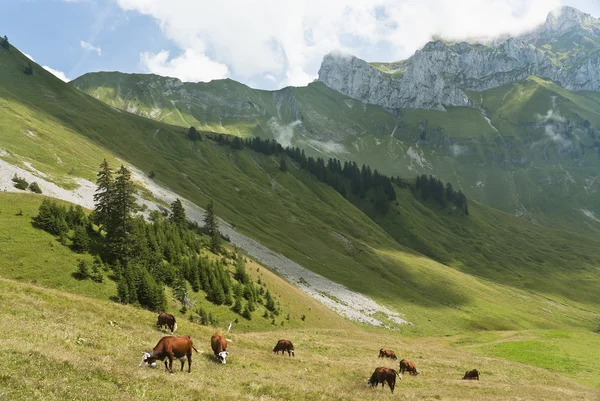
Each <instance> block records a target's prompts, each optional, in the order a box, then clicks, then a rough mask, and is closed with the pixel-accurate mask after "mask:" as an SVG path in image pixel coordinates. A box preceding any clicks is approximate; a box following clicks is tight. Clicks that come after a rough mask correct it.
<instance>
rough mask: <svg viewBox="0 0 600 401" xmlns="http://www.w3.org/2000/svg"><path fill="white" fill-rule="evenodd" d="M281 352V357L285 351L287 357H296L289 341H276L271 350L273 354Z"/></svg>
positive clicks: (292, 345)
mask: <svg viewBox="0 0 600 401" xmlns="http://www.w3.org/2000/svg"><path fill="white" fill-rule="evenodd" d="M279 351H281V355H283V354H285V351H287V353H288V356H296V355H295V354H294V344H292V342H291V341H290V340H279V341H277V345H275V347H274V348H273V352H274V353H276V354H278V353H279Z"/></svg>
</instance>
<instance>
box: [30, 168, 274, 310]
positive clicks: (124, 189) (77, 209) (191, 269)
mask: <svg viewBox="0 0 600 401" xmlns="http://www.w3.org/2000/svg"><path fill="white" fill-rule="evenodd" d="M97 185H98V187H97V190H96V193H95V195H94V202H95V209H94V211H93V212H92V213H91V214H90V216H89V218H88V216H87V215H86V214H85V212H84V210H83V208H81V206H70V207H69V208H66V207H65V206H63V205H61V204H59V203H57V202H55V201H50V200H48V199H45V200H44V201H43V202H42V204H41V206H40V208H39V211H38V215H37V216H36V217H34V218H33V221H34V224H35V225H36V226H37V227H39V228H41V229H43V230H45V231H47V232H49V233H51V234H53V235H56V236H58V237H59V238H60V240H61V242H62V243H65V244H66V242H67V239H68V238H70V239H71V241H72V248H73V249H74V250H76V251H77V252H82V253H83V252H87V251H88V250H89V249H90V235H94V239H95V240H96V241H97V244H98V246H97V247H95V249H96V248H97V249H99V250H101V256H102V259H103V260H104V262H103V261H102V260H101V259H100V257H99V256H98V255H97V256H96V257H95V259H94V263H93V264H92V266H91V268H90V266H89V264H88V263H87V262H86V261H81V262H80V264H79V265H78V267H77V270H76V271H75V276H76V277H78V278H79V279H88V278H90V279H92V280H94V281H97V282H102V280H103V275H102V270H109V269H111V270H112V272H113V274H112V277H113V278H114V279H115V280H117V281H118V285H117V297H118V299H119V301H120V302H122V303H128V304H138V305H141V306H143V307H146V308H149V309H151V310H156V311H158V310H164V309H165V307H166V297H165V292H164V287H165V286H170V287H172V288H173V289H174V293H179V294H180V296H178V298H180V300H185V299H187V297H186V293H187V290H186V288H187V286H186V282H187V283H189V285H190V286H191V288H192V291H194V292H198V291H204V292H205V293H206V299H207V300H209V301H210V302H212V303H214V304H216V305H229V306H231V308H232V309H233V310H234V311H235V312H236V313H238V314H240V315H241V316H243V317H245V318H247V319H251V318H252V312H254V311H255V310H256V309H257V307H258V305H259V304H264V307H265V309H266V310H268V311H271V312H275V311H276V312H277V313H279V307H278V306H277V305H276V303H275V301H274V300H273V298H272V297H271V294H270V293H268V291H267V292H265V289H264V288H263V287H262V286H259V285H256V284H255V283H254V282H253V281H252V279H251V278H250V276H249V275H248V273H247V272H246V269H245V259H244V258H243V257H242V255H241V254H240V253H239V252H235V253H233V256H231V255H230V252H229V251H227V250H226V249H223V248H222V246H221V233H220V232H219V226H218V219H217V217H216V215H215V210H214V205H213V203H212V201H211V202H210V203H209V205H208V206H207V208H206V215H205V218H204V226H203V227H202V228H200V227H198V226H197V225H195V224H192V223H191V222H189V221H188V219H187V217H186V213H185V208H184V207H183V204H182V202H181V200H179V199H176V200H175V201H174V202H173V203H172V204H171V205H170V206H171V207H170V210H167V209H164V212H160V211H153V212H151V213H150V214H149V216H148V220H146V219H144V217H143V216H141V215H139V214H137V213H136V212H137V211H138V207H137V205H136V202H135V192H136V191H135V187H134V185H133V183H132V181H131V173H130V172H129V171H128V170H127V168H126V167H124V166H121V168H120V169H119V170H118V171H117V172H116V174H115V173H114V172H113V171H112V169H111V168H110V166H109V165H108V163H107V162H106V160H104V161H103V162H102V164H101V166H100V171H99V172H98V175H97ZM94 224H95V225H96V226H97V227H98V232H97V233H96V231H95V230H94ZM199 233H201V234H205V235H206V236H208V239H206V237H200V236H199V235H198V234H199ZM203 249H210V250H211V251H212V252H213V253H215V254H218V253H222V254H223V255H225V256H226V257H221V258H217V257H208V256H206V254H205V253H203V252H202V251H203ZM201 255H204V256H201ZM228 259H232V260H233V264H234V266H235V271H233V272H230V271H229V270H228V269H227V262H226V261H227V260H228ZM105 262H106V263H105Z"/></svg>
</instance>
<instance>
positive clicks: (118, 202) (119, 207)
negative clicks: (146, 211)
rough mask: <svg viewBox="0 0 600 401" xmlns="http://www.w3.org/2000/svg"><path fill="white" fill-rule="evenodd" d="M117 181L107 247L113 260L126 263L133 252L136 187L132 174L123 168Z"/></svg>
mask: <svg viewBox="0 0 600 401" xmlns="http://www.w3.org/2000/svg"><path fill="white" fill-rule="evenodd" d="M117 174H118V176H117V178H116V179H115V186H114V194H113V196H111V201H110V203H111V214H110V220H109V221H108V224H107V235H106V245H107V251H108V254H109V255H110V256H111V257H112V258H113V259H119V260H121V261H125V260H127V259H128V258H129V253H130V251H131V239H130V238H129V234H130V233H131V231H132V218H131V214H132V213H133V211H134V210H135V206H136V205H135V197H134V196H133V195H134V194H135V187H134V186H133V183H132V182H131V173H130V172H129V170H127V168H126V167H125V166H121V168H120V169H119V171H118V173H117Z"/></svg>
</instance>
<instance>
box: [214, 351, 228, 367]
mask: <svg viewBox="0 0 600 401" xmlns="http://www.w3.org/2000/svg"><path fill="white" fill-rule="evenodd" d="M228 355H229V352H227V351H221V352H219V353H218V354H217V359H218V360H219V362H221V363H222V364H223V365H225V364H226V363H227V356H228Z"/></svg>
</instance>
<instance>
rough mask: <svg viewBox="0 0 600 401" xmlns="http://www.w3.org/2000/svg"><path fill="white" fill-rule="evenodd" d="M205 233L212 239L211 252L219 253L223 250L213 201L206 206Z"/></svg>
mask: <svg viewBox="0 0 600 401" xmlns="http://www.w3.org/2000/svg"><path fill="white" fill-rule="evenodd" d="M204 232H205V233H206V234H207V235H208V236H209V237H210V250H211V251H212V252H215V253H216V252H219V250H220V249H221V233H220V232H219V226H218V222H217V216H215V209H214V205H213V201H212V200H211V201H210V203H209V204H208V206H206V214H205V215H204Z"/></svg>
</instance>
